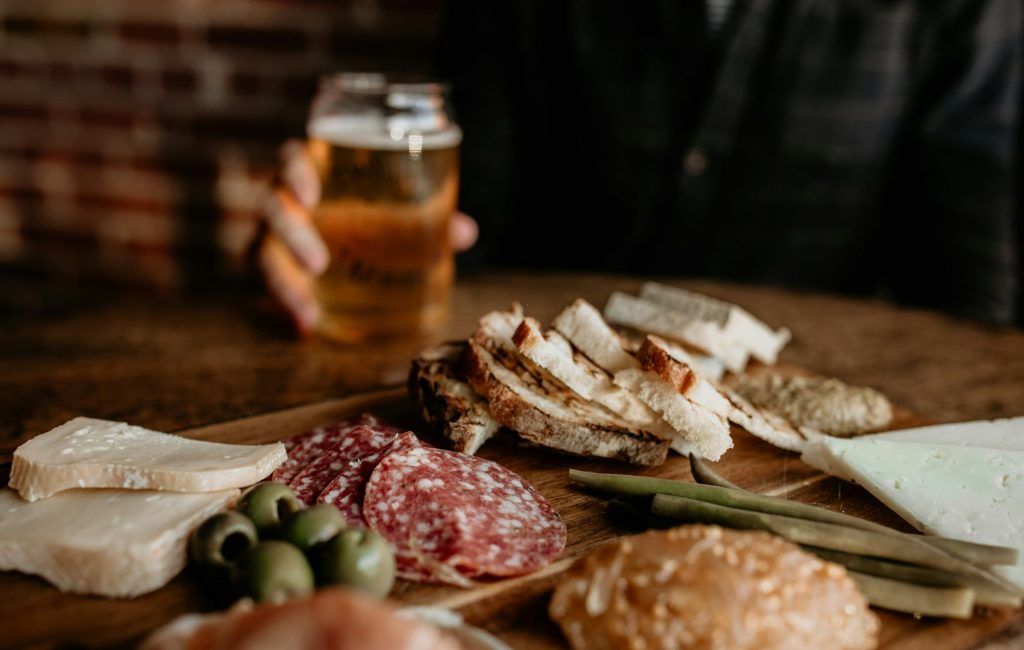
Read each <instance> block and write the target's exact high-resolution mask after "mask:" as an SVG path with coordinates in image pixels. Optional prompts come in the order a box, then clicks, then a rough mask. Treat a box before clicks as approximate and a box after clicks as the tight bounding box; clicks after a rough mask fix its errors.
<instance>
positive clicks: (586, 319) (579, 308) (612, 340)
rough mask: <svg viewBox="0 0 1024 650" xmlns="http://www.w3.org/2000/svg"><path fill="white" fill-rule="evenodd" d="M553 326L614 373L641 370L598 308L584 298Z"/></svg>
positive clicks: (592, 359) (557, 318) (591, 357)
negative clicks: (634, 369)
mask: <svg viewBox="0 0 1024 650" xmlns="http://www.w3.org/2000/svg"><path fill="white" fill-rule="evenodd" d="M551 327H552V328H553V329H555V330H557V331H558V332H559V333H561V334H562V336H564V337H565V338H566V339H568V340H569V342H570V343H572V344H573V345H574V346H576V349H578V350H579V351H580V352H582V353H583V354H584V355H586V356H587V358H588V359H590V360H591V361H593V362H594V363H596V364H597V365H598V366H600V367H602V368H604V369H605V370H606V371H608V372H609V373H611V374H615V373H616V372H618V371H620V370H625V369H627V368H639V367H640V364H639V362H638V361H637V360H636V359H635V358H634V357H633V356H632V355H630V354H629V353H628V352H627V351H626V350H625V348H624V346H623V341H622V338H621V337H620V336H619V335H618V333H617V332H616V331H615V330H613V329H612V328H611V327H609V326H608V323H606V322H605V321H604V318H602V317H601V312H599V311H598V310H597V307H594V306H593V305H591V304H590V303H589V302H587V301H586V300H583V299H582V298H579V299H577V300H576V301H575V302H573V303H572V304H571V305H569V306H568V307H566V308H565V309H563V310H562V312H561V313H560V314H558V316H555V319H554V320H553V321H551Z"/></svg>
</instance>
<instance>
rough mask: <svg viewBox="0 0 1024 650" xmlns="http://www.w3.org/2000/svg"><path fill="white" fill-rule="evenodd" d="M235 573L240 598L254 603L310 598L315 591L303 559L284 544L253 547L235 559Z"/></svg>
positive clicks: (296, 551) (309, 572) (293, 548)
mask: <svg viewBox="0 0 1024 650" xmlns="http://www.w3.org/2000/svg"><path fill="white" fill-rule="evenodd" d="M235 571H236V574H235V575H236V581H237V584H238V589H239V591H240V592H241V594H242V595H244V596H249V597H250V598H252V599H253V600H255V601H256V602H268V601H269V602H280V601H282V600H286V599H288V598H291V597H292V596H305V595H308V594H311V593H313V590H314V588H315V584H314V580H313V570H312V569H311V568H310V566H309V562H308V561H306V556H305V555H303V554H302V551H300V550H299V549H297V548H295V547H294V546H292V545H291V544H289V543H287V542H280V541H273V540H272V541H269V542H261V543H259V544H257V545H256V546H253V547H252V548H250V549H249V550H247V551H246V552H245V553H243V554H242V557H241V558H239V560H238V564H237V565H236V566H235Z"/></svg>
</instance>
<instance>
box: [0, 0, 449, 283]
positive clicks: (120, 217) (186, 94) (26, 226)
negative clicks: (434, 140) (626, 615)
mask: <svg viewBox="0 0 1024 650" xmlns="http://www.w3.org/2000/svg"><path fill="white" fill-rule="evenodd" d="M442 2H443V0H421V1H419V2H413V1H411V0H404V1H403V0H347V1H330V0H306V1H302V0H0V268H3V267H7V268H12V267H13V268H27V269H34V270H39V271H42V272H45V273H58V274H63V275H72V276H78V277H82V278H89V279H93V278H98V279H103V280H113V281H117V282H126V283H132V284H140V285H144V286H155V287H159V288H163V289H175V288H180V287H186V286H190V285H201V284H204V283H208V282H210V281H211V279H216V278H223V277H225V276H229V275H231V274H234V273H238V272H239V271H240V269H241V268H242V265H241V260H242V255H243V252H244V250H245V247H246V245H247V244H248V242H249V241H250V239H251V238H252V235H253V232H254V229H255V224H256V221H255V218H256V210H257V208H258V205H259V202H260V201H261V197H262V187H263V183H264V181H265V179H266V178H267V176H268V175H269V173H270V170H271V169H272V168H273V165H274V162H275V159H276V149H277V146H278V145H279V143H280V142H281V141H282V140H283V139H284V138H286V137H288V136H289V135H300V134H301V133H302V131H303V125H304V122H305V114H306V110H307V107H308V105H309V101H310V98H311V96H312V93H313V91H314V89H315V84H316V79H317V77H318V76H319V75H321V74H323V73H326V72H330V71H333V70H339V69H383V70H401V71H428V70H429V69H430V67H431V63H432V53H433V40H434V33H435V30H436V24H437V18H438V14H439V12H440V8H441V5H442Z"/></svg>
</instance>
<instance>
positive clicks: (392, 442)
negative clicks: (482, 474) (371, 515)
mask: <svg viewBox="0 0 1024 650" xmlns="http://www.w3.org/2000/svg"><path fill="white" fill-rule="evenodd" d="M358 431H359V429H356V430H355V431H353V432H352V434H351V436H355V435H357V432H358ZM423 444H424V443H422V442H420V439H419V438H417V437H416V435H415V434H413V433H412V432H411V431H409V432H406V433H404V434H402V435H400V436H399V435H397V434H393V433H389V434H388V435H387V436H376V437H367V438H366V439H364V440H360V441H359V443H358V444H357V445H354V446H352V447H349V448H346V449H348V450H360V452H361V453H360V455H358V456H349V457H348V461H347V462H346V463H344V464H343V466H342V467H341V468H340V469H339V470H338V471H337V472H336V474H335V475H334V477H333V478H332V479H331V480H330V482H329V483H328V484H327V485H326V486H324V487H323V488H322V490H321V491H320V495H319V497H317V499H316V500H317V501H318V502H320V503H329V504H331V505H333V506H334V507H335V508H337V509H338V510H339V511H341V514H342V515H344V516H345V520H346V522H347V523H348V525H349V526H352V527H359V528H362V527H365V526H366V522H365V521H363V495H364V494H365V493H366V483H367V481H369V480H370V475H371V474H373V470H374V468H376V467H377V464H378V463H379V462H380V460H381V459H382V458H383V457H384V455H385V454H387V453H388V452H390V451H391V450H393V449H397V448H400V447H402V446H407V445H412V446H422V445H423ZM296 494H298V493H296ZM300 498H302V497H300Z"/></svg>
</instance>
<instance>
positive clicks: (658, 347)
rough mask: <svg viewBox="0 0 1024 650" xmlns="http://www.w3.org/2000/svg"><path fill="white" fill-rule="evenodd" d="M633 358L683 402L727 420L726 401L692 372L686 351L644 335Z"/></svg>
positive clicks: (655, 337) (713, 387)
mask: <svg viewBox="0 0 1024 650" xmlns="http://www.w3.org/2000/svg"><path fill="white" fill-rule="evenodd" d="M636 356H637V359H638V360H639V361H640V367H641V368H643V369H644V370H648V371H650V372H653V373H654V374H656V375H658V376H659V377H661V379H662V380H663V381H665V382H667V383H668V384H669V385H670V386H672V388H674V389H675V390H676V391H677V392H678V393H679V394H680V395H683V396H684V397H686V399H688V400H690V401H691V402H694V403H696V404H699V405H701V406H703V407H704V408H706V409H709V410H711V411H713V412H715V413H717V414H718V415H721V416H722V417H728V415H729V411H730V409H731V405H730V404H729V400H728V399H726V397H725V396H724V395H722V393H721V392H719V390H718V389H717V388H716V387H715V386H714V385H713V384H711V382H709V381H708V380H706V379H704V378H703V377H701V376H700V375H699V374H698V373H697V372H696V370H695V369H694V366H695V365H696V364H695V362H694V361H693V360H692V359H691V358H690V356H689V355H688V354H687V352H686V350H684V349H682V348H681V347H679V346H673V345H671V344H670V343H669V342H668V341H666V340H664V339H662V338H660V337H658V336H654V335H653V334H648V335H647V338H646V339H644V342H643V344H642V345H641V346H640V350H639V351H637V355H636Z"/></svg>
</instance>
